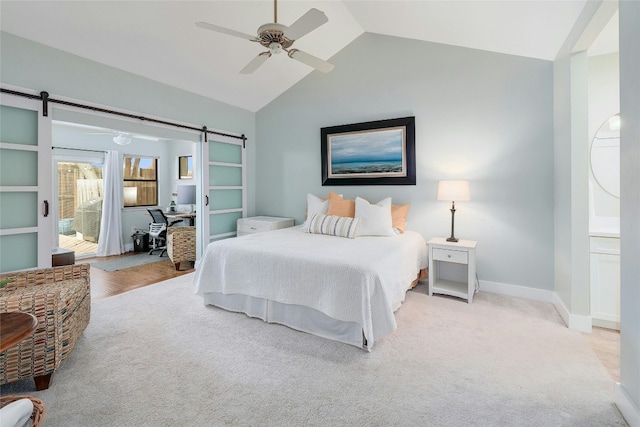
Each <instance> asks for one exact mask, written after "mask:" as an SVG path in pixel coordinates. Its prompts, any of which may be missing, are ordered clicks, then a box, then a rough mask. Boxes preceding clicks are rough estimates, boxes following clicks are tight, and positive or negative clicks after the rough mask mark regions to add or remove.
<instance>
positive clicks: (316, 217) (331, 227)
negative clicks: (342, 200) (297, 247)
mask: <svg viewBox="0 0 640 427" xmlns="http://www.w3.org/2000/svg"><path fill="white" fill-rule="evenodd" d="M359 222H360V218H351V217H348V216H335V215H323V214H313V215H312V216H311V217H310V218H309V227H308V230H307V233H311V234H326V235H328V236H338V237H347V238H349V239H353V238H355V237H356V233H357V229H358V223H359Z"/></svg>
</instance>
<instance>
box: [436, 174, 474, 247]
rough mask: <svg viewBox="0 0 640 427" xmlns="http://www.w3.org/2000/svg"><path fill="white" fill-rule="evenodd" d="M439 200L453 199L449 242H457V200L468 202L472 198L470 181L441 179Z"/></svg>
mask: <svg viewBox="0 0 640 427" xmlns="http://www.w3.org/2000/svg"><path fill="white" fill-rule="evenodd" d="M438 200H439V201H445V202H448V201H451V237H449V238H448V239H447V242H457V241H458V239H457V238H456V237H455V236H454V234H453V225H454V217H455V214H456V202H468V201H469V200H471V194H470V192H469V181H440V182H439V183H438Z"/></svg>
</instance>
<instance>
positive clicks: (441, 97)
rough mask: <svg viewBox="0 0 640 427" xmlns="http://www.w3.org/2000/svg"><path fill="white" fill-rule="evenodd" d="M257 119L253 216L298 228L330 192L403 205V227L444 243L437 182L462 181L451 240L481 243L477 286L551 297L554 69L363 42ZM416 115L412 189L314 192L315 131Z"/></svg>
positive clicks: (485, 55)
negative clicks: (312, 204)
mask: <svg viewBox="0 0 640 427" xmlns="http://www.w3.org/2000/svg"><path fill="white" fill-rule="evenodd" d="M332 62H333V63H335V64H336V68H335V70H334V71H333V72H332V73H330V74H321V73H318V72H314V73H312V74H311V75H309V76H308V77H307V78H305V79H303V80H302V81H300V82H299V83H298V84H297V85H295V86H294V87H293V88H292V89H290V90H289V91H287V92H285V93H284V94H283V95H281V96H280V97H279V98H278V99H276V100H275V101H273V102H272V103H270V104H269V105H268V106H266V107H265V108H263V109H262V110H260V111H259V112H258V113H257V117H256V130H257V134H258V135H259V140H258V143H257V153H256V156H257V158H259V159H260V161H259V162H258V163H257V164H256V177H257V183H256V213H258V214H261V215H280V216H291V217H294V218H295V219H296V221H297V223H300V222H301V221H302V220H303V219H304V214H305V196H306V194H307V193H308V192H309V193H312V194H316V195H320V196H324V195H326V193H327V192H328V191H335V192H339V193H342V194H344V195H345V197H348V198H353V197H355V196H362V197H365V198H367V199H369V200H371V201H374V202H377V201H378V200H380V199H382V198H384V197H386V196H392V197H393V201H394V203H411V210H410V212H409V222H408V227H409V228H410V229H413V230H416V231H418V232H420V233H422V234H423V235H424V237H425V238H426V239H429V238H431V237H433V236H448V235H449V233H450V221H451V216H450V215H451V213H450V212H449V207H450V206H449V204H448V203H445V202H438V201H436V189H437V183H438V181H439V180H444V179H467V180H469V181H470V186H471V198H472V201H471V202H466V203H460V204H459V205H458V211H457V212H456V235H457V236H458V237H460V238H465V239H473V240H478V242H479V244H478V275H479V278H480V280H485V281H492V282H498V283H505V284H512V285H520V286H527V287H532V288H538V289H543V290H553V288H554V284H553V220H554V218H553V165H554V163H553V64H552V62H550V61H543V60H535V59H529V58H523V57H516V56H510V55H503V54H497V53H491V52H485V51H479V50H473V49H466V48H459V47H453V46H447V45H441V44H435V43H428V42H421V41H415V40H409V39H402V38H396V37H389V36H383V35H378V34H371V33H365V34H363V35H362V36H360V37H359V38H358V39H356V40H355V41H354V42H353V43H351V44H350V45H349V46H347V47H346V48H345V49H343V50H342V51H341V52H340V53H338V54H337V55H336V56H335V57H334V58H332ZM410 115H413V116H415V117H416V158H417V161H416V163H417V164H416V166H417V184H416V185H415V186H360V187H323V186H322V185H321V171H320V128H321V127H325V126H333V125H340V124H348V123H357V122H363V121H370V120H382V119H390V118H395V117H404V116H410Z"/></svg>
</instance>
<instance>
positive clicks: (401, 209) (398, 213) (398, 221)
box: [391, 203, 411, 233]
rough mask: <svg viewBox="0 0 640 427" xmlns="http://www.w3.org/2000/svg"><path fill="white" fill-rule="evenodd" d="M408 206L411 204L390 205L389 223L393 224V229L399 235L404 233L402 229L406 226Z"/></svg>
mask: <svg viewBox="0 0 640 427" xmlns="http://www.w3.org/2000/svg"><path fill="white" fill-rule="evenodd" d="M410 206H411V203H407V204H406V205H391V222H392V223H393V228H396V229H398V231H399V232H400V233H404V229H405V227H406V226H407V214H408V213H409V207H410Z"/></svg>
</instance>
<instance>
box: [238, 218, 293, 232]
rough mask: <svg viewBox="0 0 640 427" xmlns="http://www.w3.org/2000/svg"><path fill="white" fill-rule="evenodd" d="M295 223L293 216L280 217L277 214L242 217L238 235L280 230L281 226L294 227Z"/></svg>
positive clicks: (239, 221)
mask: <svg viewBox="0 0 640 427" xmlns="http://www.w3.org/2000/svg"><path fill="white" fill-rule="evenodd" d="M293 224H294V220H293V218H279V217H275V216H252V217H249V218H240V219H238V222H237V235H238V237H240V236H244V235H245V234H253V233H261V232H264V231H272V230H278V229H280V228H287V227H293Z"/></svg>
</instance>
